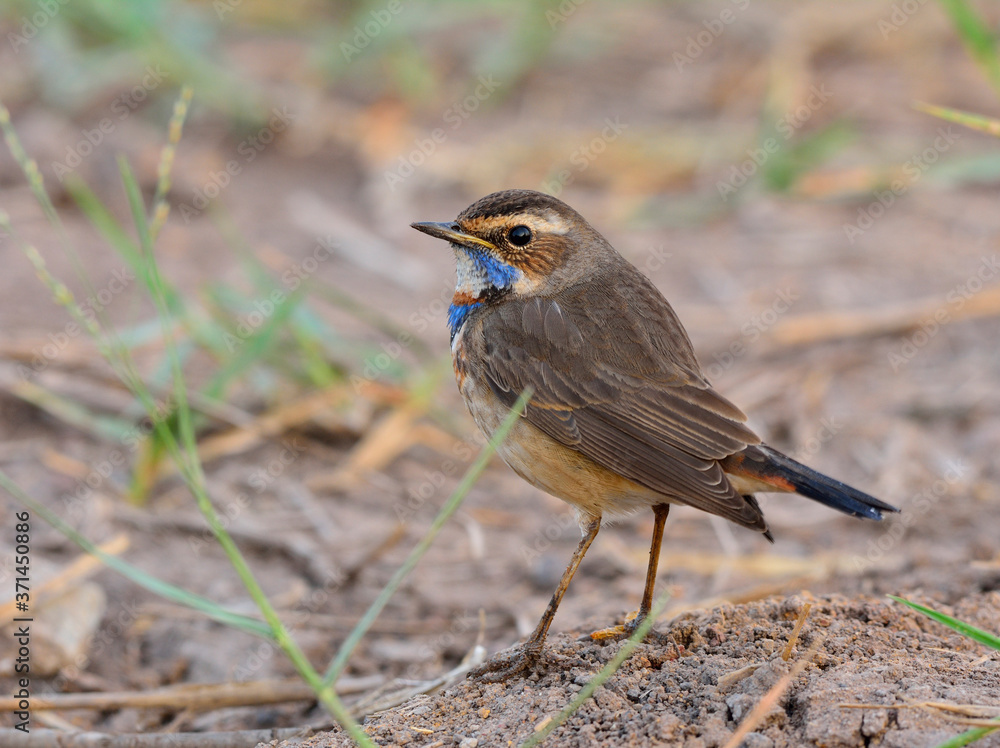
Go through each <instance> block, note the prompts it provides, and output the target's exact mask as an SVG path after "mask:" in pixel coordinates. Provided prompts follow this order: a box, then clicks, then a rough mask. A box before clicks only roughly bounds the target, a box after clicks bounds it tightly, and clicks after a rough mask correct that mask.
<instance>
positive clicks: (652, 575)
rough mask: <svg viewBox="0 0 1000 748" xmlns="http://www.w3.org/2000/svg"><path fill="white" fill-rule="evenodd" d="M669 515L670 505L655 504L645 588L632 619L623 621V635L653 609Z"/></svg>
mask: <svg viewBox="0 0 1000 748" xmlns="http://www.w3.org/2000/svg"><path fill="white" fill-rule="evenodd" d="M668 514H670V504H657V505H656V506H654V507H653V540H652V542H651V543H650V545H649V565H648V566H647V567H646V586H645V588H644V589H643V591H642V602H641V603H639V610H638V612H637V613H636V614H635V617H634V618H631V619H629V620H626V621H625V633H627V634H629V635H631V634H632V633H634V632H635V630H636V629H637V628H639V624H641V623H642V622H643V621H644V620H646V616H648V615H649V610H650V608H652V607H653V588H654V587H655V586H656V567H657V566H658V565H659V563H660V545H662V543H663V526H664V525H665V524H666V522H667V515H668Z"/></svg>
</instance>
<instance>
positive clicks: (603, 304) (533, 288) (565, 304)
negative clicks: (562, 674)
mask: <svg viewBox="0 0 1000 748" xmlns="http://www.w3.org/2000/svg"><path fill="white" fill-rule="evenodd" d="M411 226H412V227H413V228H414V229H416V230H418V231H421V232H423V233H425V234H428V235H429V236H432V237H435V238H437V239H443V240H444V241H446V242H448V243H449V244H450V246H451V249H452V250H453V251H454V255H455V260H456V284H455V292H454V296H453V297H452V301H451V305H450V306H449V308H448V318H447V321H448V327H449V330H450V339H451V352H452V359H453V364H454V370H455V377H456V381H457V384H458V388H459V390H460V392H461V394H462V397H463V399H464V400H465V403H466V405H467V407H468V409H469V412H470V413H471V415H472V418H473V420H474V421H475V422H476V424H477V426H478V427H479V428H480V429H481V430H482V432H483V433H484V434H485V435H486V436H487V437H491V436H492V435H493V434H494V432H496V430H497V429H498V428H499V426H500V424H501V422H502V421H503V420H504V418H505V417H506V415H507V413H508V412H509V411H510V409H511V408H512V407H513V406H514V404H515V402H516V401H517V400H518V398H519V397H520V396H521V394H522V393H523V392H525V391H529V392H530V399H529V400H528V402H527V405H526V406H525V407H524V409H523V411H522V413H521V417H520V418H518V419H517V420H516V421H515V424H514V426H513V427H512V428H511V429H510V431H509V432H508V433H507V436H506V438H505V440H504V441H503V442H502V443H501V444H500V445H499V447H498V448H497V453H498V454H499V455H500V457H501V458H502V459H503V460H504V461H505V462H506V463H507V464H508V465H509V466H510V467H511V468H512V469H513V470H514V472H515V473H517V474H518V475H519V476H521V478H523V479H524V480H526V481H527V482H528V483H530V484H532V485H534V486H536V487H537V488H539V489H541V490H543V491H545V492H547V493H549V494H551V495H553V496H556V497H558V498H560V499H562V500H563V501H565V502H567V503H569V504H570V505H571V506H572V507H573V508H574V509H575V510H576V518H577V521H578V522H579V525H580V529H581V534H582V537H581V540H580V543H579V545H578V546H577V549H576V551H575V552H574V553H573V556H572V558H571V559H570V562H569V565H568V566H567V568H566V571H565V572H564V574H563V576H562V578H561V579H560V581H559V584H558V586H557V587H556V590H555V592H554V594H553V595H552V598H551V600H550V602H549V604H548V606H547V607H546V609H545V612H544V613H543V615H542V617H541V620H539V622H538V625H537V626H536V628H535V630H534V631H533V633H532V634H531V635H530V636H529V637H528V639H527V640H526V641H525V642H524V644H523V645H522V646H520V647H515V648H513V649H511V650H508V651H506V652H501V653H500V654H498V655H496V656H494V657H493V658H492V659H490V660H488V661H487V662H485V663H483V664H482V665H480V666H478V667H477V668H476V669H474V670H472V671H471V673H470V676H471V677H473V678H477V679H480V680H482V681H494V682H495V681H504V680H507V679H509V678H512V677H514V676H516V675H518V674H519V673H523V672H525V671H527V670H530V669H531V668H532V667H533V666H534V665H535V663H536V662H537V660H538V659H539V657H540V655H541V653H542V651H543V645H544V642H545V639H546V636H547V634H548V631H549V627H550V625H551V624H552V620H553V618H554V616H555V614H556V610H557V608H558V607H559V603H560V602H561V600H562V598H563V596H564V595H565V593H566V590H567V588H568V587H569V584H570V581H571V580H572V578H573V575H574V574H575V573H576V570H577V568H578V567H579V565H580V562H581V561H582V560H583V557H584V555H585V554H586V552H587V549H588V548H589V547H590V545H591V543H593V541H594V538H595V537H596V536H597V533H598V531H599V530H600V528H601V524H602V521H605V520H608V519H611V518H615V517H618V516H622V515H627V514H630V513H633V512H635V511H637V510H642V509H652V511H653V518H654V523H653V536H652V539H651V544H650V550H649V563H648V566H647V569H646V581H645V587H644V589H643V594H642V598H641V602H640V604H639V608H638V610H637V611H635V613H634V614H632V615H630V616H629V617H627V618H626V622H625V624H624V625H622V626H618V627H614V628H613V629H609V630H606V631H605V632H604V633H605V634H606V633H607V631H617V632H620V633H622V634H626V635H627V634H631V633H634V631H635V629H636V628H637V627H638V626H639V625H640V624H641V622H642V621H643V620H644V619H645V618H646V617H647V616H648V615H649V612H650V609H651V607H652V602H653V590H654V585H655V581H656V573H657V565H658V562H659V555H660V547H661V545H662V540H663V528H664V524H665V522H666V520H667V516H668V513H669V511H670V507H671V505H674V504H683V505H686V506H691V507H695V508H696V509H701V510H703V511H705V512H709V513H710V514H714V515H718V516H720V517H724V518H725V519H727V520H730V521H732V522H734V523H735V524H737V525H740V526H742V527H745V528H748V529H750V530H756V531H757V532H760V533H763V535H764V536H765V538H767V540H769V541H771V542H774V539H773V536H772V534H771V532H770V530H769V529H768V525H767V522H766V521H765V519H764V514H763V512H762V511H761V508H760V504H759V503H758V501H757V499H756V498H755V496H754V494H755V493H757V492H764V491H768V492H788V493H798V494H800V495H802V496H805V497H806V498H809V499H812V500H814V501H818V502H819V503H821V504H824V505H826V506H828V507H830V508H832V509H835V510H837V511H840V512H843V513H844V514H848V515H851V516H855V517H863V518H867V519H871V520H881V519H882V514H883V512H897V511H899V510H898V509H897V508H896V507H894V506H892V505H890V504H887V503H885V502H883V501H880V500H879V499H876V498H874V497H873V496H869V495H868V494H866V493H863V492H862V491H859V490H857V489H855V488H852V487H851V486H848V485H846V484H844V483H841V482H840V481H838V480H835V479H833V478H830V477H828V476H826V475H823V474H822V473H819V472H817V471H815V470H813V469H811V468H809V467H806V466H805V465H803V464H801V463H799V462H797V461H796V460H793V459H792V458H791V457H788V456H787V455H784V454H782V453H781V452H779V451H778V450H776V449H774V448H772V447H769V446H767V445H766V444H765V443H764V442H763V441H762V440H761V438H760V437H759V436H758V435H757V434H756V433H754V431H752V430H751V429H750V428H749V427H748V426H747V423H746V421H747V417H746V415H744V413H743V412H742V411H741V410H740V409H739V408H738V407H736V406H735V405H734V404H732V403H731V402H730V401H729V400H727V399H726V398H725V397H723V396H722V395H721V394H719V393H718V392H717V391H716V390H715V389H714V388H713V387H712V386H711V384H710V383H709V382H708V380H707V378H706V377H705V374H704V372H703V371H702V368H701V366H700V365H699V363H698V360H697V358H696V357H695V353H694V348H693V346H692V343H691V339H690V338H689V337H688V334H687V332H686V331H685V329H684V327H683V326H682V324H681V322H680V319H679V318H678V316H677V314H676V313H675V312H674V310H673V307H671V305H670V303H669V302H668V301H667V300H666V298H664V296H663V294H661V293H660V291H659V290H658V289H657V288H656V286H655V285H653V283H652V281H650V280H649V279H648V278H647V277H646V276H645V275H643V274H642V273H641V272H640V271H639V270H638V269H637V268H636V267H635V266H634V265H632V264H631V263H630V262H629V261H628V260H626V259H625V258H624V257H622V255H621V254H619V253H618V252H617V251H616V250H615V249H614V248H613V247H612V246H611V244H610V243H609V242H608V241H607V240H606V239H605V238H604V237H603V236H602V235H601V234H600V233H598V232H597V230H596V229H594V228H593V227H592V226H591V225H590V224H589V223H588V222H587V221H586V220H585V219H584V218H583V216H581V215H580V214H579V213H577V212H576V211H575V210H574V209H573V208H571V207H570V206H569V205H567V204H566V203H564V202H563V201H561V200H559V199H558V198H556V197H553V196H551V195H548V194H546V193H542V192H537V191H534V190H526V189H512V190H504V191H500V192H494V193H493V194H490V195H487V196H486V197H483V198H481V199H479V200H477V201H476V202H474V203H473V204H472V205H470V206H469V207H468V208H466V209H465V210H463V211H462V212H461V213H459V215H458V217H457V218H456V219H455V220H454V221H447V222H419V223H412V224H411Z"/></svg>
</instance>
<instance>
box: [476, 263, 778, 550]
mask: <svg viewBox="0 0 1000 748" xmlns="http://www.w3.org/2000/svg"><path fill="white" fill-rule="evenodd" d="M633 272H634V277H633V278H629V279H628V280H629V282H627V283H624V284H612V283H609V282H606V281H603V280H602V279H601V278H593V279H591V280H590V281H589V282H588V283H586V284H583V285H580V286H576V287H574V288H570V289H568V290H566V291H564V292H562V293H560V294H557V295H556V296H554V297H551V298H538V297H536V298H530V299H513V300H506V301H505V302H503V303H501V304H499V305H497V307H495V308H494V309H493V310H492V313H490V314H485V315H483V317H482V318H481V319H482V322H481V324H482V328H481V330H477V331H476V332H477V333H480V332H481V335H482V338H480V339H479V341H478V343H479V344H480V345H483V346H485V350H484V351H483V352H484V354H485V355H483V356H482V357H481V358H480V360H481V361H482V362H483V364H484V366H485V376H486V379H487V381H488V382H489V385H490V387H491V388H492V390H493V391H494V393H495V394H496V395H497V396H498V397H499V398H500V399H501V401H503V402H504V403H506V404H507V405H508V406H510V405H512V404H513V403H514V401H515V400H516V398H517V396H518V395H519V394H520V393H521V392H522V391H523V390H524V389H525V388H526V387H528V386H530V387H531V388H532V390H533V393H534V394H533V396H532V399H531V402H530V404H529V406H528V408H527V410H526V412H525V417H526V418H527V419H528V421H529V422H531V423H532V424H533V425H535V426H536V427H538V428H539V429H541V430H542V431H544V432H545V433H546V434H548V435H549V436H551V437H552V438H554V439H556V440H557V441H559V442H561V443H562V444H565V445H566V446H568V447H571V448H573V449H576V450H578V451H580V452H581V453H583V454H585V455H586V456H587V457H589V458H591V459H592V460H594V461H595V462H597V463H598V464H600V465H602V466H603V467H605V468H607V469H610V470H613V471H615V472H617V473H618V474H620V475H623V476H625V477H627V478H629V479H630V480H633V481H635V482H637V483H640V484H642V485H644V486H647V487H648V488H651V489H653V490H654V491H657V492H660V493H663V494H664V495H665V496H668V497H670V498H672V499H675V500H677V501H679V502H681V503H686V504H690V505H692V506H695V507H698V508H699V509H703V510H705V511H708V512H711V513H713V514H717V515H720V516H722V517H725V518H727V519H730V520H732V521H734V522H737V523H738V524H741V525H744V526H747V527H753V528H756V529H761V530H763V529H764V527H765V525H764V522H763V518H762V517H761V516H760V511H759V509H757V508H756V507H755V506H752V505H751V504H752V502H751V503H748V502H747V501H746V500H745V499H744V498H743V497H742V496H740V495H739V494H738V493H737V492H736V491H735V489H733V487H732V486H731V485H730V484H729V481H728V479H727V478H726V476H725V473H724V472H723V470H722V468H721V466H720V465H719V462H718V461H719V460H721V459H723V458H725V457H728V456H729V455H732V454H734V453H736V452H739V451H741V450H742V449H744V448H745V447H746V446H747V445H748V444H757V443H759V442H760V439H759V438H758V437H757V436H756V435H755V434H754V433H753V432H752V431H751V430H750V429H749V428H747V426H746V425H745V421H746V416H745V415H744V414H743V413H742V412H741V411H740V410H739V409H738V408H737V407H736V406H735V405H733V404H732V403H730V402H729V401H728V400H726V399H725V398H723V397H722V396H721V395H719V394H718V393H716V392H715V391H714V390H713V389H712V388H711V387H710V386H709V384H708V382H707V381H706V380H705V379H704V378H703V377H702V376H701V374H700V371H699V368H698V363H697V360H696V359H695V357H694V353H693V351H692V349H691V343H690V341H689V339H688V337H687V334H686V333H685V332H684V329H683V327H681V324H680V322H679V321H678V320H677V317H676V315H675V314H674V312H673V309H671V308H670V305H669V304H668V303H667V301H666V300H665V299H664V298H663V297H662V296H661V295H660V293H659V291H657V290H656V288H655V287H654V286H653V285H652V283H650V282H649V281H648V280H646V278H645V277H644V276H642V275H641V274H640V273H638V271H633ZM476 337H478V335H476Z"/></svg>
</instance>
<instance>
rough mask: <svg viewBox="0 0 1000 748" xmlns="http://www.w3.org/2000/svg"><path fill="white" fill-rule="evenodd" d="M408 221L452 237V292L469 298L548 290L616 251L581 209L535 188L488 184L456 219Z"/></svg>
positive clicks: (575, 277) (574, 279) (427, 231)
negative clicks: (489, 190) (490, 189)
mask: <svg viewBox="0 0 1000 748" xmlns="http://www.w3.org/2000/svg"><path fill="white" fill-rule="evenodd" d="M411 225H412V226H413V228H415V229H417V231H422V232H424V233H425V234H429V235H431V236H434V237H437V238H438V239H444V240H446V241H448V242H450V243H451V247H452V249H453V250H454V251H455V258H456V261H457V265H458V280H457V283H456V286H455V294H456V298H459V297H461V298H464V299H466V300H467V303H482V302H489V301H492V300H496V299H499V298H501V297H503V296H506V295H508V294H513V295H515V296H522V297H523V296H535V295H544V294H549V293H553V292H555V291H558V290H559V289H561V288H564V287H567V286H570V285H572V284H574V283H575V282H577V281H579V280H582V279H584V278H586V277H588V276H590V275H593V273H594V272H595V271H596V270H597V269H598V268H599V267H600V265H601V264H602V260H604V259H607V258H609V257H611V256H615V257H617V254H616V253H615V251H614V250H613V249H612V248H611V246H610V245H609V244H608V243H607V241H605V239H604V237H602V236H601V235H600V234H598V233H597V231H595V230H594V229H593V227H591V225H590V224H589V223H587V222H586V221H585V220H584V219H583V217H582V216H581V215H580V214H579V213H577V212H576V211H575V210H573V209H572V208H571V207H569V206H568V205H566V203H564V202H562V201H561V200H557V199H556V198H554V197H552V196H551V195H546V194H545V193H542V192H535V191H533V190H505V191H503V192H494V193H493V194H492V195H487V196H486V197H484V198H482V199H480V200H477V201H476V202H474V203H473V204H472V205H470V206H469V207H468V208H466V209H465V210H463V211H462V212H461V213H460V214H459V215H458V218H456V219H455V220H454V221H450V222H446V223H414V224H411Z"/></svg>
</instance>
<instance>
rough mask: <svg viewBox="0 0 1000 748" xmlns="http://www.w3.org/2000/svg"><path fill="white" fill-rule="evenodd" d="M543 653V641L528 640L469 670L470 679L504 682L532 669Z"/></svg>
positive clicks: (485, 681) (484, 681)
mask: <svg viewBox="0 0 1000 748" xmlns="http://www.w3.org/2000/svg"><path fill="white" fill-rule="evenodd" d="M541 653H542V644H541V642H538V643H537V644H535V643H533V642H530V641H529V642H526V643H525V644H524V645H522V646H520V647H516V648H513V649H509V650H506V651H504V652H500V653H498V654H496V655H494V656H493V657H491V658H490V659H489V660H487V661H486V662H484V663H483V664H482V665H480V666H479V667H476V668H473V669H472V670H470V671H469V679H470V680H478V681H482V682H483V683H502V682H503V681H506V680H510V679H511V678H513V677H514V676H516V675H520V674H521V673H524V672H526V671H528V670H531V668H532V667H533V666H534V664H535V663H536V662H538V658H539V656H540V655H541Z"/></svg>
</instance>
